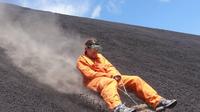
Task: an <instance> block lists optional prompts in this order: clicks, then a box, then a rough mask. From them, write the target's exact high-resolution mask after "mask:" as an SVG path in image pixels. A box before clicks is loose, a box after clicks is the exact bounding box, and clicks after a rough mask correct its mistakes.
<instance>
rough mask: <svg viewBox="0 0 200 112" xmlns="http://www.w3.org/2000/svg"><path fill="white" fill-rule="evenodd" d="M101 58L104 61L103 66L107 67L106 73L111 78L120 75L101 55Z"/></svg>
mask: <svg viewBox="0 0 200 112" xmlns="http://www.w3.org/2000/svg"><path fill="white" fill-rule="evenodd" d="M101 56H102V58H103V59H104V63H105V65H107V66H106V67H107V68H106V69H107V71H108V72H107V73H108V74H111V77H114V76H116V75H121V73H120V72H119V71H118V70H117V69H116V68H115V67H114V66H113V65H112V64H111V63H110V62H109V61H108V60H107V59H106V58H105V57H104V56H103V55H101Z"/></svg>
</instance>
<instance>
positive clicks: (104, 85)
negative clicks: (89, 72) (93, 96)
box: [86, 77, 122, 109]
mask: <svg viewBox="0 0 200 112" xmlns="http://www.w3.org/2000/svg"><path fill="white" fill-rule="evenodd" d="M86 86H87V87H88V88H89V89H92V90H94V91H96V92H98V93H100V95H101V96H102V98H103V99H104V101H105V102H106V104H107V105H108V107H109V109H113V108H114V107H116V106H117V105H119V104H121V103H122V102H121V100H120V96H119V94H118V91H117V81H115V80H114V79H111V78H107V77H98V78H95V79H93V80H92V81H90V82H89V83H88V84H86Z"/></svg>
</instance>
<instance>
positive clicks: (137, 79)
mask: <svg viewBox="0 0 200 112" xmlns="http://www.w3.org/2000/svg"><path fill="white" fill-rule="evenodd" d="M131 78H132V80H134V81H136V82H140V81H141V80H142V78H141V77H139V76H131Z"/></svg>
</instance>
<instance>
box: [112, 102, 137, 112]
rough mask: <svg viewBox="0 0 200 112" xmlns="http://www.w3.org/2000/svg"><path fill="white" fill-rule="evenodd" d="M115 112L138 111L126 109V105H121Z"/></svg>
mask: <svg viewBox="0 0 200 112" xmlns="http://www.w3.org/2000/svg"><path fill="white" fill-rule="evenodd" d="M113 112H136V110H135V109H134V108H129V107H126V106H125V104H120V105H118V106H117V107H116V108H115V109H114V111H113Z"/></svg>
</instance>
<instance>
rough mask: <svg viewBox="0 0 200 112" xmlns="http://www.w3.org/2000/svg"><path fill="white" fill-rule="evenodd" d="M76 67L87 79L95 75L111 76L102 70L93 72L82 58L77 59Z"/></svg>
mask: <svg viewBox="0 0 200 112" xmlns="http://www.w3.org/2000/svg"><path fill="white" fill-rule="evenodd" d="M77 68H78V69H79V70H80V72H81V73H82V74H83V75H84V76H85V77H86V78H88V79H93V78H96V77H111V75H109V74H107V73H103V72H95V71H94V70H92V69H91V68H90V67H89V66H88V64H87V63H86V62H85V61H84V59H81V58H80V59H78V61H77Z"/></svg>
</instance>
